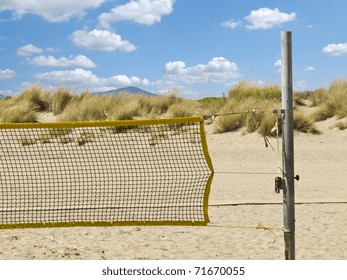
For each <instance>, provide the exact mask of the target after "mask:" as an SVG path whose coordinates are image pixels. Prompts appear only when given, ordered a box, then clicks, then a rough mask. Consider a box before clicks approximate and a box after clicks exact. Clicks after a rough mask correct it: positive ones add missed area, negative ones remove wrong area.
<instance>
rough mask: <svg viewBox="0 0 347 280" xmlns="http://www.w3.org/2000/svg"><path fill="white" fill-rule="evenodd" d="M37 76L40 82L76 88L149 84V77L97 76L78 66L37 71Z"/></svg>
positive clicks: (93, 88)
mask: <svg viewBox="0 0 347 280" xmlns="http://www.w3.org/2000/svg"><path fill="white" fill-rule="evenodd" d="M35 78H36V79H37V80H38V81H40V82H46V83H48V84H50V85H67V86H70V87H73V88H76V89H83V88H89V89H91V90H95V89H100V88H117V87H122V86H131V85H134V86H148V85H149V84H150V82H149V81H148V80H147V79H140V78H138V77H135V76H132V77H128V76H126V75H115V76H112V77H108V78H102V77H98V76H96V75H95V74H94V73H93V72H91V71H87V70H84V69H80V68H76V69H74V70H64V71H51V72H46V73H37V74H36V75H35Z"/></svg>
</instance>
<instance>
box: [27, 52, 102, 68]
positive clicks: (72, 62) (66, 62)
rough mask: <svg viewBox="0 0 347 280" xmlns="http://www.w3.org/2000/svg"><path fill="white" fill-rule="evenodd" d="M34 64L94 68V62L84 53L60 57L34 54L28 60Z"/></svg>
mask: <svg viewBox="0 0 347 280" xmlns="http://www.w3.org/2000/svg"><path fill="white" fill-rule="evenodd" d="M29 63H30V64H31V65H34V66H48V67H81V68H94V67H96V65H95V63H94V62H93V61H92V60H90V59H89V58H88V57H86V56H84V55H77V56H75V57H72V56H71V57H69V58H66V57H60V58H58V59H56V58H55V57H54V56H51V55H49V56H43V55H40V56H36V57H34V58H33V59H32V60H30V62H29Z"/></svg>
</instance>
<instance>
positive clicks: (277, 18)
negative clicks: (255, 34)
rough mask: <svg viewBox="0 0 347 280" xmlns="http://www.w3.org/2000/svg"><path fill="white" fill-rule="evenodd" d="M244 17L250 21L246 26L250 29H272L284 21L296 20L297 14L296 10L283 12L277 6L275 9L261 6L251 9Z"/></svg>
mask: <svg viewBox="0 0 347 280" xmlns="http://www.w3.org/2000/svg"><path fill="white" fill-rule="evenodd" d="M244 19H245V20H246V21H248V22H249V23H250V24H249V25H246V28H247V29H249V30H256V29H270V28H274V27H275V26H279V25H281V24H282V23H285V22H289V21H293V20H295V19H296V14H295V13H294V12H292V13H290V14H287V13H282V12H280V11H279V10H278V9H277V8H275V9H274V10H272V9H269V8H261V9H259V10H253V11H251V13H250V14H249V15H248V16H246V17H245V18H244Z"/></svg>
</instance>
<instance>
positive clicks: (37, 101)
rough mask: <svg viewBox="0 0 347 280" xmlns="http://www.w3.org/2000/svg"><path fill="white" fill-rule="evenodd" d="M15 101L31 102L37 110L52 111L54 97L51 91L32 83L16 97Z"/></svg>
mask: <svg viewBox="0 0 347 280" xmlns="http://www.w3.org/2000/svg"><path fill="white" fill-rule="evenodd" d="M15 102H16V103H17V104H19V103H30V104H32V106H33V108H34V109H35V110H36V111H40V112H42V111H50V110H51V108H52V98H51V94H50V92H49V91H46V90H43V89H42V87H41V86H39V85H36V84H34V85H32V86H30V87H28V88H27V89H25V90H24V91H23V92H22V93H21V94H19V95H18V96H16V97H15Z"/></svg>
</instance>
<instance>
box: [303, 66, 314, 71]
mask: <svg viewBox="0 0 347 280" xmlns="http://www.w3.org/2000/svg"><path fill="white" fill-rule="evenodd" d="M305 71H307V72H313V71H316V68H314V67H313V66H308V67H306V68H305Z"/></svg>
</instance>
